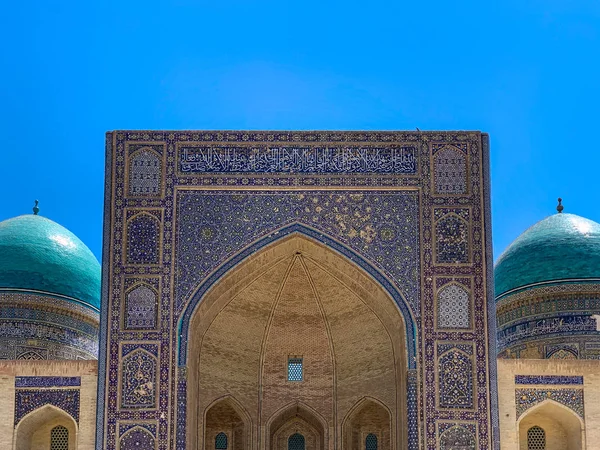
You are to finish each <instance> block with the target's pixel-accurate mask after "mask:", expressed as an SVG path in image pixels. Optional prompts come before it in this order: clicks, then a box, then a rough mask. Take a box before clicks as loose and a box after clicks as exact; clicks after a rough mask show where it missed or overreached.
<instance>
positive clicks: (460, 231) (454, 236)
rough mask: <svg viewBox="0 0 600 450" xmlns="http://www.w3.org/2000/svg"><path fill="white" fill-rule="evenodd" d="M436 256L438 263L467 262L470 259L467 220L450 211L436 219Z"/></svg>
mask: <svg viewBox="0 0 600 450" xmlns="http://www.w3.org/2000/svg"><path fill="white" fill-rule="evenodd" d="M434 256H435V262H436V263H437V264H467V263H468V262H469V261H470V259H471V257H470V246H469V223H468V221H467V220H465V219H464V218H462V217H460V216H459V215H458V214H456V213H455V212H449V213H447V214H445V215H444V216H442V217H440V218H439V219H437V220H436V221H435V246H434Z"/></svg>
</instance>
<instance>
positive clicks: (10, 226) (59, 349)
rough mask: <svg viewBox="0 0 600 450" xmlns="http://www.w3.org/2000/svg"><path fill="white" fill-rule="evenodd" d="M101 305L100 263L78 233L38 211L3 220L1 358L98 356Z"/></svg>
mask: <svg viewBox="0 0 600 450" xmlns="http://www.w3.org/2000/svg"><path fill="white" fill-rule="evenodd" d="M36 209H37V208H36ZM34 211H35V209H34ZM99 306H100V264H99V263H98V261H97V260H96V258H95V257H94V255H93V254H92V252H91V251H90V250H89V249H88V248H87V247H86V246H85V244H84V243H83V242H81V241H80V240H79V239H78V238H77V237H76V236H75V235H74V234H73V233H71V232H70V231H68V230H67V229H65V228H64V227H62V226H60V225H58V224H57V223H55V222H53V221H51V220H49V219H46V218H44V217H41V216H38V215H36V214H33V215H25V216H19V217H15V218H13V219H8V220H5V221H3V222H0V359H41V360H60V359H63V360H76V359H96V358H97V355H98V328H99Z"/></svg>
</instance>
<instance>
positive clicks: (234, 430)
mask: <svg viewBox="0 0 600 450" xmlns="http://www.w3.org/2000/svg"><path fill="white" fill-rule="evenodd" d="M203 424H204V449H205V450H216V449H218V447H217V445H216V444H217V440H218V439H217V438H218V437H219V435H221V434H225V442H226V445H227V447H226V448H227V449H229V450H245V449H249V448H250V447H251V444H250V443H251V439H252V418H251V417H250V414H249V413H248V411H247V410H246V408H244V406H243V405H242V404H241V403H240V402H239V401H237V400H236V399H235V397H233V396H232V395H224V396H222V397H219V398H218V399H216V400H214V401H213V402H212V403H211V404H209V405H208V406H207V407H206V409H205V410H204V420H203ZM211 443H214V444H215V445H214V446H212V445H211Z"/></svg>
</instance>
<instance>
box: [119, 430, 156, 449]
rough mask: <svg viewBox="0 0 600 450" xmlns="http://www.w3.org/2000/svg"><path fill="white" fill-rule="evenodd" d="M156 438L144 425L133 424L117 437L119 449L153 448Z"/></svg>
mask: <svg viewBox="0 0 600 450" xmlns="http://www.w3.org/2000/svg"><path fill="white" fill-rule="evenodd" d="M155 448H156V439H155V438H154V436H153V435H152V433H151V432H150V431H149V430H148V429H146V428H145V427H141V426H135V427H133V428H131V429H129V430H127V431H126V432H125V433H123V434H122V435H121V437H120V438H119V450H139V449H144V450H154V449H155Z"/></svg>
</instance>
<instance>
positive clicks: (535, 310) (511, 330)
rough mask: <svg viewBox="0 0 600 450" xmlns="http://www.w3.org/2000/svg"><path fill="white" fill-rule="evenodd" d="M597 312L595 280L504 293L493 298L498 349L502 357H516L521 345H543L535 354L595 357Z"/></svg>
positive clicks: (599, 297)
mask: <svg viewBox="0 0 600 450" xmlns="http://www.w3.org/2000/svg"><path fill="white" fill-rule="evenodd" d="M597 314H600V285H599V284H597V283H585V284H582V283H571V284H562V285H551V286H538V287H535V288H530V289H526V290H523V291H519V292H516V293H514V294H511V295H504V296H502V297H501V298H499V299H498V301H497V321H498V331H497V336H498V349H499V351H500V352H501V356H502V357H520V354H521V350H520V348H521V347H523V346H524V347H523V348H529V347H538V348H543V349H544V351H543V352H541V353H540V354H536V357H538V358H555V359H560V358H565V359H573V358H577V359H598V358H599V357H600V353H599V350H600V335H598V333H597V332H595V330H596V327H597V321H596V319H595V318H594V317H593V316H594V315H597ZM528 354H531V352H529V353H528Z"/></svg>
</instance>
